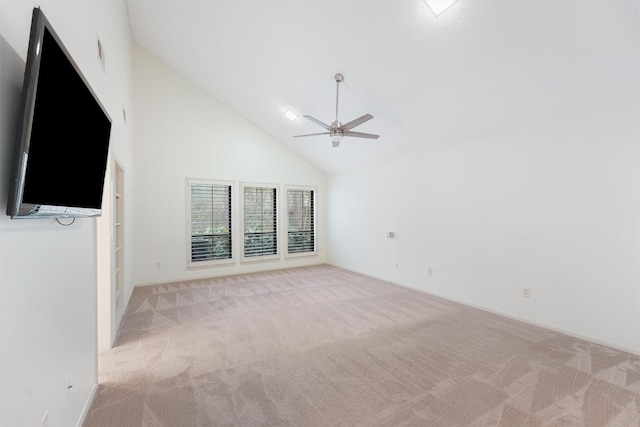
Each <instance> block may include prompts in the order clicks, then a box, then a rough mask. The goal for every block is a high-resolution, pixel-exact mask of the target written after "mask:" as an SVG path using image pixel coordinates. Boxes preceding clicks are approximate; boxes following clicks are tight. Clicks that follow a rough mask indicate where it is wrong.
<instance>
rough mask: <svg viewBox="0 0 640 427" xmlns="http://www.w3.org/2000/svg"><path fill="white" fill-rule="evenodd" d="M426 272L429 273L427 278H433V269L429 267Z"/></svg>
mask: <svg viewBox="0 0 640 427" xmlns="http://www.w3.org/2000/svg"><path fill="white" fill-rule="evenodd" d="M427 272H428V273H429V276H433V268H431V267H429V270H427Z"/></svg>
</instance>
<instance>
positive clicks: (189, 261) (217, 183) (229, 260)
mask: <svg viewBox="0 0 640 427" xmlns="http://www.w3.org/2000/svg"><path fill="white" fill-rule="evenodd" d="M192 184H203V185H212V186H225V187H229V188H230V191H231V200H230V205H229V209H230V218H229V220H230V222H231V224H230V229H229V232H230V234H231V236H230V238H231V239H230V241H231V258H225V259H215V260H206V261H193V260H192V253H191V251H192V248H191V245H192V229H191V225H192V224H191V208H192V206H191V185H192ZM235 193H236V191H235V185H234V183H233V182H232V181H220V180H212V179H196V178H187V180H186V199H187V202H186V216H187V221H186V222H187V228H186V238H185V241H186V255H187V259H186V261H187V267H188V268H202V267H212V266H219V265H225V266H226V265H230V264H235V262H236V255H235V254H236V250H237V249H236V242H237V238H236V234H237V233H236V230H235V213H234V210H235V206H236V205H237V203H236V201H235V197H236V196H235Z"/></svg>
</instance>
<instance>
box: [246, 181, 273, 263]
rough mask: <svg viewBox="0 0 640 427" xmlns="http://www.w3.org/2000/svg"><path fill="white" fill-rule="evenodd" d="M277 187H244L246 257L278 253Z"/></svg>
mask: <svg viewBox="0 0 640 427" xmlns="http://www.w3.org/2000/svg"><path fill="white" fill-rule="evenodd" d="M277 202H278V198H277V189H276V187H273V186H251V185H244V186H243V187H242V207H243V230H244V231H243V232H244V239H243V248H244V257H245V258H250V257H264V256H269V255H278V225H277V218H278V215H277Z"/></svg>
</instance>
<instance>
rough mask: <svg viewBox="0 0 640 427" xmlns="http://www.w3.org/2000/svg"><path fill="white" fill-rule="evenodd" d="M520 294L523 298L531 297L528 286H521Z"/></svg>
mask: <svg viewBox="0 0 640 427" xmlns="http://www.w3.org/2000/svg"><path fill="white" fill-rule="evenodd" d="M522 296H523V297H525V298H530V297H531V289H530V288H522Z"/></svg>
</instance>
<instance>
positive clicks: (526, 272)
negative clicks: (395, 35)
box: [328, 98, 640, 353]
mask: <svg viewBox="0 0 640 427" xmlns="http://www.w3.org/2000/svg"><path fill="white" fill-rule="evenodd" d="M639 118H640V109H639V107H638V100H637V98H635V99H633V100H631V101H629V102H628V103H623V104H620V105H616V106H612V107H607V108H602V109H600V110H598V111H590V112H583V113H580V114H578V113H576V114H574V115H572V116H570V117H565V118H562V119H558V120H555V121H553V122H548V123H540V124H538V125H535V126H529V127H526V128H520V129H512V130H508V131H504V132H502V133H497V134H493V135H488V136H485V137H482V138H474V139H469V140H465V141H459V142H457V143H454V144H450V145H447V146H442V147H439V148H436V149H432V150H426V151H423V152H421V153H414V154H412V155H410V156H406V157H403V158H398V159H394V160H389V161H388V162H386V163H385V164H383V165H378V166H376V167H372V168H369V169H366V170H359V171H355V172H347V173H342V174H337V175H334V176H331V177H330V183H329V186H330V190H329V194H330V197H329V202H328V212H329V219H328V220H329V228H330V230H331V232H330V234H329V254H330V257H329V262H331V263H333V264H336V265H339V266H342V267H345V268H348V269H352V270H355V271H359V272H363V273H366V274H369V275H372V276H376V277H380V278H383V279H387V280H391V281H393V282H396V283H399V284H403V285H406V286H410V287H414V288H417V289H420V290H423V291H427V292H430V293H433V294H437V295H441V296H444V297H447V298H449V299H453V300H457V301H461V302H464V303H467V304H470V305H475V306H479V307H482V308H485V309H488V310H490V311H494V312H498V313H503V314H506V315H509V316H512V317H516V318H520V319H524V320H527V321H529V322H532V323H536V324H541V325H545V326H547V327H550V328H552V329H556V330H560V331H565V332H569V333H571V334H574V335H578V336H582V337H587V338H590V339H593V340H596V341H599V342H603V343H607V344H609V345H612V346H615V347H619V348H623V349H627V350H631V351H634V352H638V353H640V282H639V280H638V279H639V272H638V268H639V263H638V261H639V255H640V253H639V225H638V222H639V220H640V209H639V195H640V182H639V178H640V176H639V175H640V163H639V152H638V144H639V142H640V125H639V123H640V120H639ZM387 231H395V232H397V233H398V238H397V239H396V240H391V239H387V238H386V232H387ZM396 262H397V263H398V268H396V266H395V263H396ZM429 268H431V269H432V271H433V275H429ZM524 287H528V288H530V289H531V297H530V298H528V299H527V298H523V297H522V288H524Z"/></svg>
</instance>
